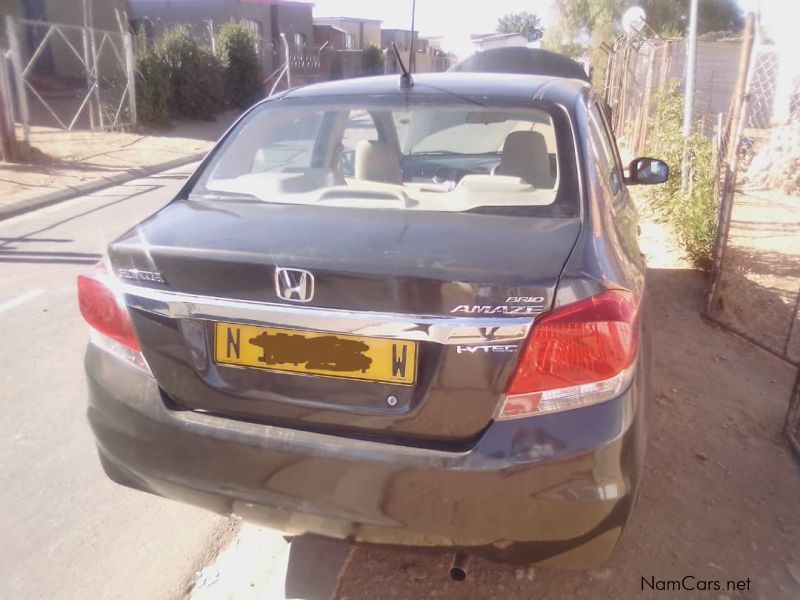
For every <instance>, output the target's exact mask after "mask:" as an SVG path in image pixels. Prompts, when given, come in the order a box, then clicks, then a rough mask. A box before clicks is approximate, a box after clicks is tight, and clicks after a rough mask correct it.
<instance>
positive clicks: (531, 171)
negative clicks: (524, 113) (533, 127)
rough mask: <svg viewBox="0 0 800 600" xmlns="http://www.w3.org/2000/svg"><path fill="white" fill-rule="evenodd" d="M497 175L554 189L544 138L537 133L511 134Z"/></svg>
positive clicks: (508, 136)
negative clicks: (509, 176)
mask: <svg viewBox="0 0 800 600" xmlns="http://www.w3.org/2000/svg"><path fill="white" fill-rule="evenodd" d="M497 173H498V174H499V175H512V176H514V177H520V178H522V179H524V180H525V181H527V182H528V183H530V184H531V185H532V186H534V187H537V188H552V187H553V185H554V183H555V182H554V181H553V175H552V173H551V172H550V155H549V154H548V152H547V143H546V142H545V140H544V136H543V135H542V134H541V133H539V132H537V131H513V132H511V133H509V134H508V135H507V136H506V141H505V143H504V144H503V156H502V157H501V158H500V166H499V167H498V169H497Z"/></svg>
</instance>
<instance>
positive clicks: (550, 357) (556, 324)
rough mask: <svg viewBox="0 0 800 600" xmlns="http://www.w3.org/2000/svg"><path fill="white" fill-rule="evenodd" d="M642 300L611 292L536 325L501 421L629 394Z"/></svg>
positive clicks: (566, 308)
mask: <svg viewBox="0 0 800 600" xmlns="http://www.w3.org/2000/svg"><path fill="white" fill-rule="evenodd" d="M638 316H639V303H638V300H637V299H636V298H635V297H634V296H633V294H631V293H630V292H627V291H623V290H610V291H606V292H602V293H600V294H598V295H596V296H592V297H590V298H586V299H585V300H581V301H579V302H575V303H574V304H569V305H567V306H564V307H562V308H559V309H557V310H554V311H552V312H550V313H547V314H546V315H544V316H543V317H541V318H540V319H538V320H537V321H536V323H534V326H533V329H532V330H531V333H530V335H529V337H528V340H527V342H526V344H525V346H524V348H523V350H522V353H521V354H520V358H519V363H518V364H517V368H516V371H515V372H514V374H513V375H512V377H511V381H510V382H509V384H508V387H507V388H506V398H505V401H504V404H503V407H502V409H501V411H500V415H499V418H500V419H511V418H515V417H524V416H530V415H535V414H541V413H546V412H556V411H561V410H568V409H571V408H579V407H581V406H587V405H590V404H597V403H598V402H602V401H604V400H609V399H611V398H613V397H615V396H616V395H618V394H619V393H621V392H623V391H624V390H625V387H626V386H627V385H629V384H630V381H631V378H632V376H633V363H634V361H635V360H636V355H637V349H638V342H639V340H638Z"/></svg>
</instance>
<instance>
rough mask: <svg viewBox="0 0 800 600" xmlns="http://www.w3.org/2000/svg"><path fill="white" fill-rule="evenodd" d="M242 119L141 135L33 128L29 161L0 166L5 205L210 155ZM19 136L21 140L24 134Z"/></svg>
mask: <svg viewBox="0 0 800 600" xmlns="http://www.w3.org/2000/svg"><path fill="white" fill-rule="evenodd" d="M237 115H238V112H237V111H228V112H226V113H223V114H221V115H219V116H218V117H217V119H216V121H209V122H197V123H195V122H186V123H177V124H175V125H174V126H173V127H171V128H170V129H166V130H150V129H143V130H142V131H139V132H123V131H83V130H81V131H77V130H76V131H63V130H61V129H55V128H52V127H42V126H36V127H32V128H31V138H30V143H31V151H30V156H29V159H28V160H27V161H25V162H17V163H4V162H0V202H3V201H7V200H10V199H17V198H25V197H27V196H36V195H41V194H43V193H46V192H50V191H54V190H60V189H63V188H66V187H69V186H74V185H77V184H80V183H84V182H86V181H90V180H94V179H100V178H103V177H109V176H113V175H117V174H120V173H125V172H128V171H131V170H135V169H137V168H143V167H149V166H152V165H157V164H161V163H165V162H167V161H170V160H175V159H181V158H184V157H186V156H190V155H193V154H196V153H198V152H207V151H208V150H209V149H211V147H212V146H213V145H214V142H216V141H217V139H219V137H220V136H221V135H222V134H223V133H224V132H225V130H226V129H227V128H228V126H229V125H230V124H231V122H232V121H233V119H234V118H236V116H237ZM17 137H18V139H22V134H21V130H20V131H18V135H17Z"/></svg>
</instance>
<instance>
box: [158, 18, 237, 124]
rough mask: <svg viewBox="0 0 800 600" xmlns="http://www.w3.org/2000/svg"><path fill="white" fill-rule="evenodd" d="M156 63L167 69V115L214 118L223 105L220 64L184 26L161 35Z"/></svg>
mask: <svg viewBox="0 0 800 600" xmlns="http://www.w3.org/2000/svg"><path fill="white" fill-rule="evenodd" d="M156 53H157V54H158V57H159V60H161V62H163V64H164V65H165V67H166V69H167V73H168V77H169V82H170V88H171V99H170V112H171V113H172V115H174V116H181V117H185V118H187V119H204V120H209V119H213V117H214V115H215V114H216V113H217V112H219V111H220V110H221V109H222V106H223V82H224V75H223V69H222V65H221V64H220V62H219V60H218V59H217V57H215V56H214V54H213V53H212V52H211V50H210V49H208V48H203V47H201V46H199V45H198V44H197V42H196V41H195V40H194V38H192V36H191V35H190V34H189V30H188V29H187V28H186V27H184V26H178V27H173V28H171V29H168V30H167V31H165V32H164V34H163V35H162V36H161V39H160V40H159V42H158V44H157V45H156Z"/></svg>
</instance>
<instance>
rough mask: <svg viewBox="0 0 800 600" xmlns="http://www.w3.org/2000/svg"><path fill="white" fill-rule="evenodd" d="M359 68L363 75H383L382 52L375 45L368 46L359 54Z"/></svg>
mask: <svg viewBox="0 0 800 600" xmlns="http://www.w3.org/2000/svg"><path fill="white" fill-rule="evenodd" d="M361 70H362V72H363V74H364V75H383V52H382V51H381V49H380V48H378V47H377V46H369V47H368V48H367V49H366V50H364V54H362V55H361Z"/></svg>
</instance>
